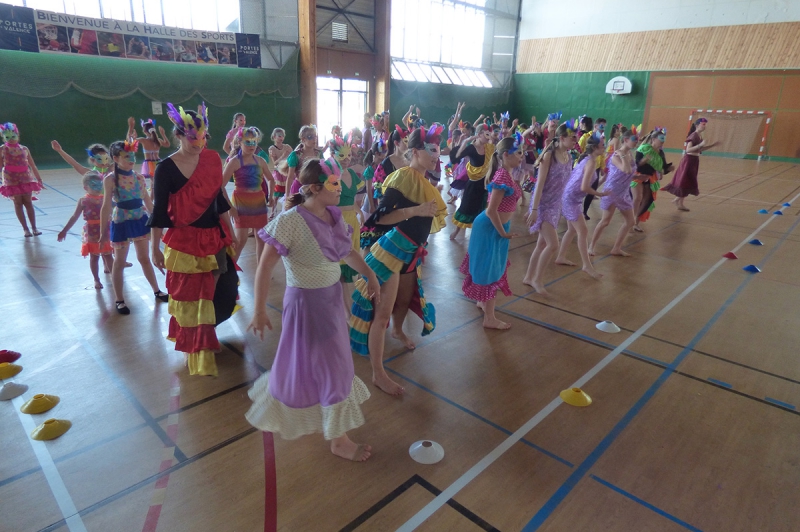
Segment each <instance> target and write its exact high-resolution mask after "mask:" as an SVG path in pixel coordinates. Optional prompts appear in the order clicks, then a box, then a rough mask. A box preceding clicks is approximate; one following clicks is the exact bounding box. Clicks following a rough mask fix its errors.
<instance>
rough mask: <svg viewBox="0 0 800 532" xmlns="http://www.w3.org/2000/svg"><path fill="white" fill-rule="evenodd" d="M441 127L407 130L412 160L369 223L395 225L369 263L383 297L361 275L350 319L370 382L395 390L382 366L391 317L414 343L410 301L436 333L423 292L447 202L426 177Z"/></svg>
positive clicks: (389, 184)
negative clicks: (409, 331) (431, 243)
mask: <svg viewBox="0 0 800 532" xmlns="http://www.w3.org/2000/svg"><path fill="white" fill-rule="evenodd" d="M440 134H441V130H440V129H439V128H438V127H437V126H431V128H430V129H428V130H427V131H426V130H425V128H423V127H421V128H419V129H415V130H414V131H413V132H412V133H411V135H409V141H408V147H409V152H410V161H411V162H410V165H409V166H407V167H405V168H401V169H400V170H397V171H396V172H393V173H392V175H390V176H389V178H388V179H387V180H386V183H384V197H383V199H382V200H381V203H380V205H379V206H378V208H377V210H376V211H375V213H374V214H373V215H372V216H371V217H370V218H369V220H367V223H366V225H367V226H374V225H379V226H383V227H390V228H391V229H390V230H389V231H388V232H387V233H386V234H385V235H383V236H381V238H380V240H378V242H377V243H376V244H375V245H373V246H372V248H371V250H370V253H369V254H368V255H367V258H366V262H367V264H368V265H369V267H370V268H372V269H373V270H374V271H375V273H376V274H377V276H378V280H379V281H380V283H381V291H380V293H381V299H380V302H378V301H376V302H375V306H374V305H373V303H372V302H371V301H370V296H371V294H372V292H371V291H370V288H369V287H368V286H367V283H365V282H364V280H363V279H359V280H358V281H357V282H356V291H355V292H354V293H353V309H352V316H351V318H350V345H351V346H352V348H353V350H354V351H356V352H357V353H359V354H361V355H369V359H370V364H371V366H372V383H373V384H374V385H375V386H377V387H378V388H380V389H381V390H383V391H384V392H386V393H388V394H391V395H399V394H402V393H403V387H402V386H400V385H399V384H397V383H396V382H394V381H393V380H392V379H390V378H389V376H388V375H387V374H386V370H385V369H384V367H383V351H384V340H385V330H386V326H387V325H388V323H389V318H392V322H393V330H392V336H393V337H394V338H397V339H398V340H400V341H401V342H403V345H404V346H405V347H406V349H414V347H415V346H414V344H413V343H412V342H411V340H410V339H409V338H408V337H407V336H406V335H405V333H404V332H403V321H404V320H405V317H406V314H407V313H408V310H409V305H411V310H413V311H414V313H415V314H417V315H418V316H419V317H420V318H421V319H422V321H423V324H424V325H423V331H422V335H423V336H425V335H428V334H430V333H431V332H433V329H434V328H435V326H436V315H435V310H434V308H433V305H431V304H429V303H427V302H426V301H425V296H424V294H423V291H422V276H421V264H422V258H423V257H424V256H425V253H426V251H425V247H426V245H427V240H428V235H430V234H431V233H436V232H437V231H440V230H441V229H442V228H443V227H444V226H445V216H447V205H445V203H444V200H442V196H441V194H439V191H438V190H436V187H434V186H433V185H431V184H430V182H429V181H428V180H427V179H425V171H426V170H431V169H433V168H434V167H435V166H436V161H437V160H438V158H439V142H440Z"/></svg>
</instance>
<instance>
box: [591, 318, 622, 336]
mask: <svg viewBox="0 0 800 532" xmlns="http://www.w3.org/2000/svg"><path fill="white" fill-rule="evenodd" d="M595 327H597V329H598V330H600V331H603V332H605V333H611V334H614V333H618V332H619V331H620V328H619V327H617V324H616V323H614V322H613V321H609V320H606V321H601V322H600V323H598V324H597V325H595Z"/></svg>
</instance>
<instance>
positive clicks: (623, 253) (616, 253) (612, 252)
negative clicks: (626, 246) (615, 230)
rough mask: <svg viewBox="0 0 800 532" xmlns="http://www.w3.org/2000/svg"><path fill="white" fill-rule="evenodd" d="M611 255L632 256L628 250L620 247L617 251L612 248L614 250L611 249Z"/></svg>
mask: <svg viewBox="0 0 800 532" xmlns="http://www.w3.org/2000/svg"><path fill="white" fill-rule="evenodd" d="M609 255H613V256H615V257H630V256H631V254H630V253H628V252H625V251H622V250H621V249H620V250H617V251H614V250H613V249H612V250H611V253H609Z"/></svg>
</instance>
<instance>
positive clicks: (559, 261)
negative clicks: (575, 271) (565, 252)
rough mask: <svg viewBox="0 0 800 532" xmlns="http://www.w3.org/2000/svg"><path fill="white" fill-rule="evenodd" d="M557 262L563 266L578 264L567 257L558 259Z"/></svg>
mask: <svg viewBox="0 0 800 532" xmlns="http://www.w3.org/2000/svg"><path fill="white" fill-rule="evenodd" d="M556 264H559V265H561V266H575V265H576V264H575V263H574V262H572V261H571V260H567V259H556Z"/></svg>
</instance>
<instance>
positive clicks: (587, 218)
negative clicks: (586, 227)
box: [583, 214, 591, 222]
mask: <svg viewBox="0 0 800 532" xmlns="http://www.w3.org/2000/svg"><path fill="white" fill-rule="evenodd" d="M583 217H584V218H586V221H587V222H588V221H589V220H591V218H589V215H588V214H584V215H583Z"/></svg>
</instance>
